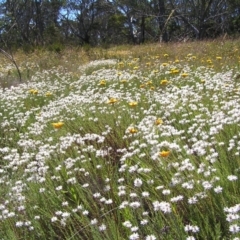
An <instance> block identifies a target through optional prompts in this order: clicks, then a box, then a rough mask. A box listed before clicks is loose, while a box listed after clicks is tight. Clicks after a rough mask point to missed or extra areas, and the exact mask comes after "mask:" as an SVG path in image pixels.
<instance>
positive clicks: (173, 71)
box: [171, 68, 179, 74]
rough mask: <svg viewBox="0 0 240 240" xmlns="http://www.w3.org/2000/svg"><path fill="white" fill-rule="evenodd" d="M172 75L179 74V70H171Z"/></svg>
mask: <svg viewBox="0 0 240 240" xmlns="http://www.w3.org/2000/svg"><path fill="white" fill-rule="evenodd" d="M171 73H172V74H177V73H179V69H176V68H173V69H171Z"/></svg>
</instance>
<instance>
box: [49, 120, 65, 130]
mask: <svg viewBox="0 0 240 240" xmlns="http://www.w3.org/2000/svg"><path fill="white" fill-rule="evenodd" d="M52 125H53V127H54V128H56V129H59V128H61V127H62V126H63V125H64V123H63V122H56V123H52Z"/></svg>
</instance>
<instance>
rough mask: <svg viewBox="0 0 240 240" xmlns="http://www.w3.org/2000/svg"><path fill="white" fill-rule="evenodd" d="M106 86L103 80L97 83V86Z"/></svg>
mask: <svg viewBox="0 0 240 240" xmlns="http://www.w3.org/2000/svg"><path fill="white" fill-rule="evenodd" d="M106 84H107V82H106V80H104V79H103V80H101V81H100V82H99V85H101V86H105V85H106Z"/></svg>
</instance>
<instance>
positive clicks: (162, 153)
mask: <svg viewBox="0 0 240 240" xmlns="http://www.w3.org/2000/svg"><path fill="white" fill-rule="evenodd" d="M169 154H170V151H161V152H160V153H159V156H160V157H168V156H169Z"/></svg>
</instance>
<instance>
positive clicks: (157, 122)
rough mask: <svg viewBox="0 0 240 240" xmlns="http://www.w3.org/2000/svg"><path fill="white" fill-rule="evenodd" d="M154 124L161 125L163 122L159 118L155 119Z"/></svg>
mask: <svg viewBox="0 0 240 240" xmlns="http://www.w3.org/2000/svg"><path fill="white" fill-rule="evenodd" d="M155 124H156V125H160V124H163V120H162V119H161V118H157V119H156V121H155Z"/></svg>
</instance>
